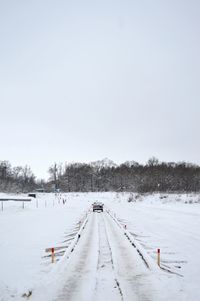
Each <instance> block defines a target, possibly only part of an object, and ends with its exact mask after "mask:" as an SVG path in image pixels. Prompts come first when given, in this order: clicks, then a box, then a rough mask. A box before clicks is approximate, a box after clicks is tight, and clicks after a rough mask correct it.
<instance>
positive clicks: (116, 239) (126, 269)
mask: <svg viewBox="0 0 200 301" xmlns="http://www.w3.org/2000/svg"><path fill="white" fill-rule="evenodd" d="M105 224H106V228H107V231H108V239H109V243H110V246H111V249H112V253H113V264H114V268H115V270H116V274H117V278H118V280H119V282H120V286H121V288H122V291H123V298H124V300H126V301H133V300H134V301H154V300H157V298H156V294H154V296H153V293H154V289H153V286H152V281H151V277H152V274H151V272H150V271H149V270H148V269H147V268H146V266H145V265H144V263H143V262H142V260H141V258H140V257H139V255H138V253H137V251H136V250H135V248H133V247H132V246H131V245H130V243H129V242H128V240H127V239H126V238H125V237H124V235H123V232H122V231H120V230H119V227H118V225H117V224H115V222H114V221H113V220H112V218H111V217H110V216H109V215H108V214H105Z"/></svg>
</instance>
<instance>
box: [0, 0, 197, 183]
mask: <svg viewBox="0 0 200 301" xmlns="http://www.w3.org/2000/svg"><path fill="white" fill-rule="evenodd" d="M0 110H1V115H0V160H9V161H10V162H11V163H12V165H25V164H28V165H30V166H31V167H32V170H33V171H34V173H35V174H36V175H37V176H38V177H47V169H48V167H49V166H50V165H51V164H52V163H53V162H55V161H56V162H65V161H68V162H71V161H79V162H89V161H94V160H98V159H102V158H104V157H108V158H110V159H112V160H113V161H115V162H116V163H121V162H123V161H126V160H135V161H138V162H142V163H144V162H146V161H147V160H148V158H149V157H151V156H156V157H158V159H160V160H165V161H181V160H185V161H190V162H194V163H198V164H200V137H199V130H200V1H199V0H188V1H186V0H167V1H166V0H157V1H156V0H151V1H149V0H141V1H136V0H98V1H95V0H93V1H87V0H85V1H82V0H54V1H52V0H17V1H16V0H6V1H3V0H1V1H0Z"/></svg>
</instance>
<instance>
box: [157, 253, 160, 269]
mask: <svg viewBox="0 0 200 301" xmlns="http://www.w3.org/2000/svg"><path fill="white" fill-rule="evenodd" d="M157 263H158V266H159V267H160V249H158V250H157Z"/></svg>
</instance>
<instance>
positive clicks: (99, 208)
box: [92, 202, 103, 212]
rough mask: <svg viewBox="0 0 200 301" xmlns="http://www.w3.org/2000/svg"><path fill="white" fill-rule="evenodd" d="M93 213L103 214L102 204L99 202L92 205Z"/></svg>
mask: <svg viewBox="0 0 200 301" xmlns="http://www.w3.org/2000/svg"><path fill="white" fill-rule="evenodd" d="M92 208H93V212H95V211H97V212H103V204H102V203H99V202H95V203H93V204H92Z"/></svg>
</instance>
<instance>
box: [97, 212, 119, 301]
mask: <svg viewBox="0 0 200 301" xmlns="http://www.w3.org/2000/svg"><path fill="white" fill-rule="evenodd" d="M97 214H98V213H97ZM98 235H99V251H98V252H99V256H98V265H97V277H96V287H95V294H94V298H93V300H94V301H101V300H102V296H103V295H104V296H105V297H107V298H108V299H110V300H115V301H123V300H124V299H123V294H122V291H121V288H120V285H119V281H118V280H117V279H116V275H115V271H114V265H113V256H112V250H111V247H110V244H109V240H108V235H107V230H106V225H105V221H104V213H101V214H98Z"/></svg>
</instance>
